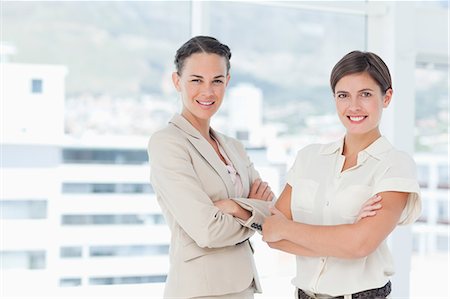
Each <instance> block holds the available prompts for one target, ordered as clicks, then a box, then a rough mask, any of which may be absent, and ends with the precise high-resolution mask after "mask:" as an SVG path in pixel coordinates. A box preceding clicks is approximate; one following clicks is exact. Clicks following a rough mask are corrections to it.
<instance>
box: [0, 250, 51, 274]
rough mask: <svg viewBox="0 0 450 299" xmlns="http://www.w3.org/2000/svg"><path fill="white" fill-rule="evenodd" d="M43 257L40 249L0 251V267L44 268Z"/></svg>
mask: <svg viewBox="0 0 450 299" xmlns="http://www.w3.org/2000/svg"><path fill="white" fill-rule="evenodd" d="M45 257H46V253H45V251H42V250H35V251H33V250H30V251H0V260H1V261H2V262H1V269H2V270H3V269H30V270H37V269H45V264H46V260H45Z"/></svg>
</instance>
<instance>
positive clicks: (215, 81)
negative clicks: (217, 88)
mask: <svg viewBox="0 0 450 299" xmlns="http://www.w3.org/2000/svg"><path fill="white" fill-rule="evenodd" d="M213 83H214V84H223V81H222V80H220V79H216V80H214V81H213Z"/></svg>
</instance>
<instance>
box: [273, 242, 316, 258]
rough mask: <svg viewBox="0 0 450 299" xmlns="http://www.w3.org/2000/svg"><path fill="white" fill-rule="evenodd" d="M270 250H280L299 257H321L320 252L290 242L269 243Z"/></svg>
mask: <svg viewBox="0 0 450 299" xmlns="http://www.w3.org/2000/svg"><path fill="white" fill-rule="evenodd" d="M267 245H269V247H270V248H273V249H278V250H281V251H284V252H287V253H291V254H294V255H299V256H309V257H318V256H321V255H320V254H319V253H318V252H315V251H313V250H310V249H308V248H305V247H303V246H301V245H298V244H295V243H293V242H291V241H288V240H281V241H277V242H268V243H267Z"/></svg>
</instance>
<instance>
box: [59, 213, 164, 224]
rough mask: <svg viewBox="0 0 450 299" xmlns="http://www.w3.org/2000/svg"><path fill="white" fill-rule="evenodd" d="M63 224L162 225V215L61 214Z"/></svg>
mask: <svg viewBox="0 0 450 299" xmlns="http://www.w3.org/2000/svg"><path fill="white" fill-rule="evenodd" d="M61 223H62V224H63V225H144V224H145V225H147V224H153V225H163V224H165V221H164V217H163V216H162V215H160V214H144V215H133V214H130V215H111V214H109V215H63V216H62V217H61Z"/></svg>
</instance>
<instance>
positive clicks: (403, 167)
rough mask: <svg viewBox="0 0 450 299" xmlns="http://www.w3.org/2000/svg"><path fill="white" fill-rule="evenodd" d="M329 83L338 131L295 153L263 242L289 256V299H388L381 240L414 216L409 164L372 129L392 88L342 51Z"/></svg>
mask: <svg viewBox="0 0 450 299" xmlns="http://www.w3.org/2000/svg"><path fill="white" fill-rule="evenodd" d="M330 83H331V89H332V91H333V95H334V99H335V104H336V111H337V114H338V116H339V119H340V121H341V122H342V124H343V125H344V127H345V128H346V134H345V136H344V137H343V139H341V140H338V141H336V142H334V143H330V144H313V145H310V146H307V147H305V148H303V149H302V150H300V151H299V152H298V154H297V158H296V161H295V163H294V165H293V166H292V168H291V170H290V171H289V173H288V179H287V184H286V186H285V188H284V190H283V192H282V194H281V195H280V197H279V199H278V201H277V202H276V205H275V207H274V208H273V209H272V216H270V217H268V218H266V219H265V222H264V225H263V240H265V241H266V242H267V243H268V244H269V246H270V247H271V248H275V249H279V250H282V251H285V252H289V253H292V254H295V255H296V256H297V257H296V259H297V275H296V277H295V278H294V279H293V280H292V283H293V284H294V285H295V287H296V298H300V299H303V298H344V299H345V298H389V294H390V292H391V283H390V280H389V277H390V276H392V275H393V274H394V267H393V260H392V257H391V254H390V251H389V249H388V247H387V245H386V238H387V237H388V236H389V234H390V233H391V232H392V231H393V230H394V228H395V227H396V225H398V224H410V223H412V222H414V221H415V220H416V219H417V218H418V216H419V214H420V209H421V208H420V193H419V192H420V191H419V185H418V183H417V179H416V170H415V169H416V166H415V163H414V161H413V160H412V158H411V157H410V156H409V155H408V154H406V153H404V152H401V151H399V150H396V149H395V148H394V147H393V146H392V145H391V144H390V143H389V141H388V140H387V139H386V138H385V137H383V136H382V135H381V133H380V129H379V123H380V120H381V115H382V111H383V109H384V108H386V107H388V105H389V103H390V102H391V99H392V94H393V89H392V84H391V76H390V73H389V69H388V67H387V66H386V64H385V63H384V62H383V60H382V59H381V58H380V57H379V56H377V55H376V54H373V53H370V52H359V51H353V52H350V53H348V54H347V55H345V56H344V57H343V58H342V59H341V60H340V61H339V62H338V63H337V64H336V65H335V66H334V68H333V70H332V73H331V78H330ZM373 195H380V196H381V197H382V201H381V203H382V206H383V207H382V209H380V210H378V211H376V212H373V213H372V214H371V215H372V217H365V218H364V219H361V220H359V221H355V220H357V218H358V213H359V212H360V209H361V206H362V205H363V203H364V202H365V201H366V199H367V198H369V197H371V196H373ZM375 214H376V215H375Z"/></svg>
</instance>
